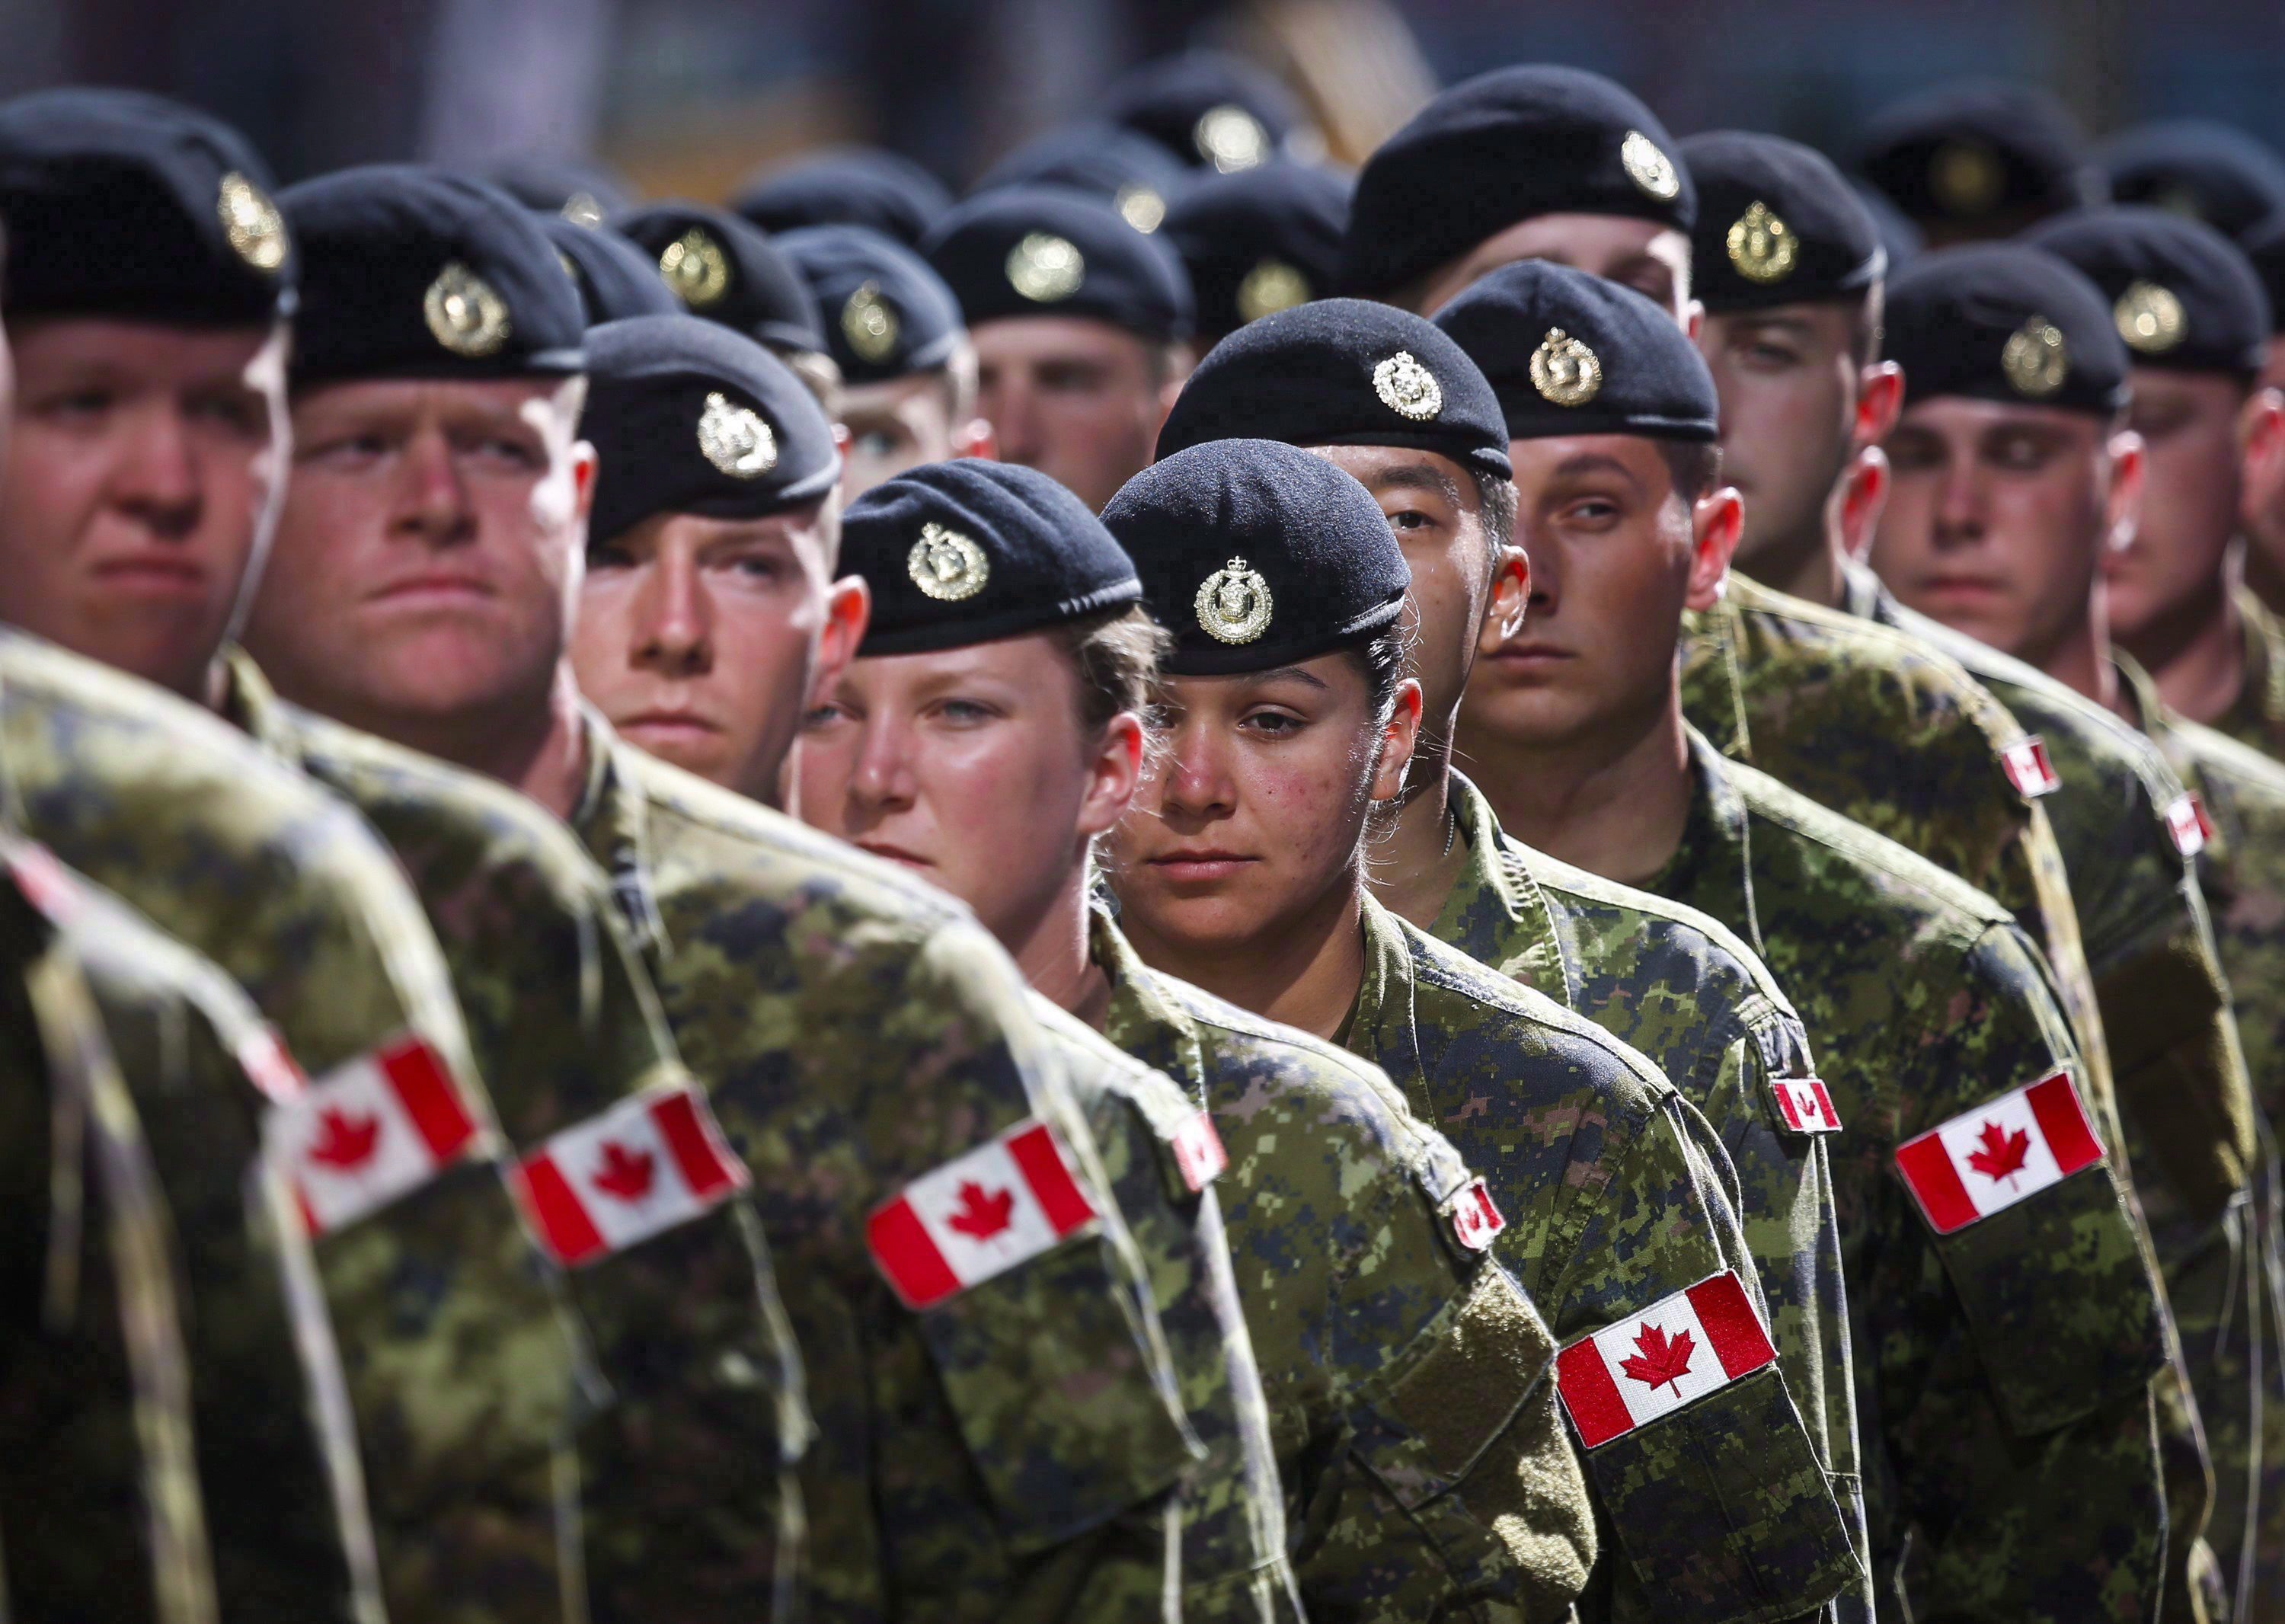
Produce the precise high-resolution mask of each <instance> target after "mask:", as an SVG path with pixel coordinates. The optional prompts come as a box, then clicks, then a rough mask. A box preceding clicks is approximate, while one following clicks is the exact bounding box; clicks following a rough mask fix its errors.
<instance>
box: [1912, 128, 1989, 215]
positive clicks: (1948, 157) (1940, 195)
mask: <svg viewBox="0 0 2285 1624" xmlns="http://www.w3.org/2000/svg"><path fill="white" fill-rule="evenodd" d="M2006 185H2007V179H2006V176H2005V175H2004V174H2003V173H2002V172H2001V171H2000V168H1999V155H1998V153H1995V152H1993V151H1992V150H1991V148H1990V147H1988V146H1986V145H1983V143H1982V142H1981V141H1947V142H1945V143H1944V144H1943V145H1942V146H1939V147H1937V148H1936V153H1935V155H1934V156H1933V157H1931V158H1930V159H1929V160H1928V190H1929V192H1933V193H1934V194H1935V196H1936V201H1937V202H1939V203H1941V204H1943V207H1944V208H1948V209H1950V210H1951V212H1952V213H1953V214H1956V215H1981V214H1988V213H1990V212H1991V209H1992V208H1994V207H1995V206H1996V205H1997V204H1998V201H1999V198H2000V194H2001V193H2002V192H2005V191H2006Z"/></svg>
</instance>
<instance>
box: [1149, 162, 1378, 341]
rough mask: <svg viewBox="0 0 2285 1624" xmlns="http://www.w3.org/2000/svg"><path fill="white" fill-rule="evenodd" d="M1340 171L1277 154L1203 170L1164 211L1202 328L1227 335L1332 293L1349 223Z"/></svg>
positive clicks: (1346, 192)
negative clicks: (1224, 170) (1227, 170)
mask: <svg viewBox="0 0 2285 1624" xmlns="http://www.w3.org/2000/svg"><path fill="white" fill-rule="evenodd" d="M1350 184H1351V182H1350V180H1349V177H1347V176H1345V175H1340V174H1337V173H1335V172H1334V171H1333V170H1331V169H1320V168H1318V167H1316V166H1315V165H1314V164H1303V163H1291V162H1287V161H1284V160H1282V159H1281V160H1279V161H1276V162H1275V163H1265V164H1259V165H1257V166H1255V167H1254V168H1252V169H1240V170H1239V171H1238V172H1237V174H1235V175H1210V176H1207V177H1205V178H1204V179H1202V180H1200V181H1199V182H1198V183H1197V184H1195V185H1193V186H1192V187H1190V190H1189V191H1188V192H1184V193H1183V194H1182V196H1181V197H1180V198H1178V199H1176V200H1175V202H1174V207H1173V208H1171V209H1169V210H1168V211H1167V213H1166V240H1167V241H1168V242H1170V243H1172V244H1173V245H1174V251H1175V252H1176V253H1177V254H1180V255H1182V264H1183V266H1184V268H1185V269H1187V270H1188V271H1189V272H1190V293H1191V294H1192V296H1193V297H1194V298H1195V299H1196V300H1197V322H1198V330H1199V331H1200V332H1201V333H1234V332H1236V331H1237V329H1238V328H1240V327H1242V326H1245V324H1246V323H1247V322H1249V321H1252V320H1253V319H1254V318H1256V317H1260V316H1267V315H1268V314H1269V312H1270V311H1272V310H1284V309H1285V308H1286V307H1287V306H1288V305H1294V304H1300V303H1302V302H1304V301H1306V300H1310V299H1322V298H1323V297H1324V296H1325V295H1326V294H1330V293H1331V292H1332V291H1333V286H1334V283H1335V282H1336V281H1337V280H1338V279H1339V276H1340V269H1341V237H1342V234H1343V233H1344V232H1346V231H1347V229H1348V223H1349V187H1350Z"/></svg>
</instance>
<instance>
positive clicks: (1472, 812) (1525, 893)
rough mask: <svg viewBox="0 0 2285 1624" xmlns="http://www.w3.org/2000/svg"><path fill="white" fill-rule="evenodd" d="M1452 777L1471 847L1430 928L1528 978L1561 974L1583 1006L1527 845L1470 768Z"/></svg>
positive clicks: (1507, 972)
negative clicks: (1506, 824) (1514, 835)
mask: <svg viewBox="0 0 2285 1624" xmlns="http://www.w3.org/2000/svg"><path fill="white" fill-rule="evenodd" d="M1449 795H1450V796H1451V803H1452V816H1453V818H1454V819H1455V820H1457V823H1458V824H1459V828H1460V838H1461V839H1462V840H1464V841H1465V842H1466V843H1467V847H1468V851H1467V858H1466V860H1465V861H1464V863H1463V864H1462V865H1461V868H1460V874H1459V877H1458V878H1457V880H1455V881H1454V882H1453V883H1452V889H1451V890H1450V891H1449V893H1448V894H1447V895H1446V897H1445V898H1444V906H1443V907H1442V908H1441V910H1439V912H1438V913H1437V915H1436V922H1435V923H1434V924H1433V925H1431V926H1430V927H1429V929H1428V934H1429V935H1431V936H1433V937H1434V938H1436V939H1437V940H1438V941H1440V942H1449V943H1450V944H1451V945H1453V946H1455V947H1457V948H1458V949H1459V950H1460V951H1461V952H1462V953H1466V954H1467V955H1468V956H1469V957H1470V958H1472V959H1476V960H1480V961H1482V962H1483V963H1486V964H1488V965H1490V966H1491V967H1492V968H1493V969H1496V970H1498V971H1499V972H1500V973H1501V974H1502V975H1504V976H1510V977H1514V978H1515V979H1516V980H1518V981H1520V982H1522V983H1524V984H1525V985H1527V986H1534V987H1552V986H1554V985H1557V983H1558V981H1560V983H1561V985H1562V987H1563V993H1564V1001H1565V1002H1566V1003H1567V1004H1568V1005H1569V1006H1570V1007H1571V1008H1574V1009H1575V1008H1578V1007H1579V992H1580V989H1579V987H1578V985H1576V974H1575V972H1576V970H1577V968H1578V967H1577V966H1576V965H1575V964H1574V963H1573V962H1572V961H1571V957H1570V955H1569V954H1567V953H1565V952H1564V951H1563V944H1562V942H1561V939H1560V938H1559V937H1558V936H1557V935H1556V931H1555V918H1554V914H1553V911H1552V910H1551V908H1550V907H1549V906H1548V905H1547V893H1546V892H1545V891H1544V890H1541V889H1540V884H1539V881H1538V880H1537V878H1536V877H1535V876H1534V875H1533V874H1532V872H1531V865H1530V858H1529V853H1528V851H1527V849H1526V848H1525V847H1524V846H1523V844H1522V843H1520V842H1519V841H1515V840H1512V839H1510V838H1509V837H1508V835H1507V832H1506V831H1505V830H1504V829H1503V828H1500V822H1499V815H1498V814H1497V813H1496V812H1493V811H1492V804H1491V802H1490V801H1489V800H1488V799H1486V798H1485V796H1484V792H1483V791H1482V790H1480V789H1479V788H1476V787H1475V785H1474V784H1473V783H1472V782H1471V781H1469V780H1468V778H1467V776H1466V775H1465V774H1464V773H1459V772H1454V773H1452V774H1451V777H1450V788H1449Z"/></svg>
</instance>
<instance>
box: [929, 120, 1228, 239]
mask: <svg viewBox="0 0 2285 1624" xmlns="http://www.w3.org/2000/svg"><path fill="white" fill-rule="evenodd" d="M1255 167H1259V166H1255ZM1237 172H1238V173H1240V174H1243V173H1245V171H1244V170H1239V171H1237ZM1212 173H1213V171H1212V170H1211V169H1207V170H1193V169H1186V168H1184V167H1183V165H1182V160H1180V159H1179V158H1176V157H1175V156H1174V154H1173V153H1169V152H1168V151H1167V150H1166V148H1165V147H1163V146H1161V145H1158V143H1157V142H1156V141H1153V140H1152V139H1151V138H1150V137H1148V136H1146V135H1142V134H1141V133H1139V132H1138V131H1135V130H1132V129H1125V128H1123V127H1122V126H1120V125H1118V124H1099V123H1094V122H1081V123H1077V124H1066V125H1064V126H1063V127H1062V128H1061V129H1050V130H1048V132H1047V133H1046V134H1045V135H1043V136H1040V137H1037V138H1035V139H1033V140H1030V141H1026V142H1025V144H1024V145H1021V146H1019V147H1017V149H1016V150H1015V151H1014V152H1012V153H1009V154H1008V155H1007V156H1006V157H1005V158H1002V159H1001V160H1000V161H998V162H997V163H995V164H993V166H992V167H991V168H990V169H986V170H985V172H984V174H983V177H981V178H980V179H978V181H977V183H976V184H975V185H973V186H971V187H970V189H969V195H970V197H979V196H981V195H982V194H983V193H985V192H997V191H1000V190H1001V188H1003V187H1008V186H1059V187H1062V188H1064V189H1065V190H1067V191H1072V192H1085V193H1087V195H1088V196H1089V197H1091V198H1094V199H1095V200H1097V201H1099V202H1103V203H1108V204H1110V205H1111V207H1112V208H1115V209H1117V210H1118V211H1119V218H1121V219H1123V220H1125V221H1126V222H1127V224H1129V225H1131V226H1133V227H1134V228H1135V230H1136V231H1141V232H1142V233H1143V234H1144V235H1146V236H1147V235H1149V234H1150V232H1152V231H1157V230H1158V228H1159V227H1160V226H1161V225H1163V224H1166V211H1167V209H1168V208H1172V207H1173V205H1174V201H1175V200H1177V199H1178V198H1180V197H1182V195H1183V194H1184V193H1185V192H1188V191H1189V190H1190V184H1191V182H1192V181H1193V179H1195V178H1197V177H1199V176H1201V175H1211V174H1212Z"/></svg>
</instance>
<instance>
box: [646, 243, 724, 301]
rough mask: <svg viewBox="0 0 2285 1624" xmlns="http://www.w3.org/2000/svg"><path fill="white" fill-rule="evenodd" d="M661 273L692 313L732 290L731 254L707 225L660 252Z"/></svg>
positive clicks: (659, 269) (669, 244)
mask: <svg viewBox="0 0 2285 1624" xmlns="http://www.w3.org/2000/svg"><path fill="white" fill-rule="evenodd" d="M658 273H659V275H661V276H663V277H664V278H665V279H666V285H667V286H669V287H671V288H672V289H673V290H674V296H675V297H676V298H678V299H679V300H681V301H682V302H683V304H684V306H685V307H686V308H687V309H689V310H704V309H705V308H706V307H707V306H708V305H710V304H712V303H713V302H715V301H717V300H718V299H719V298H721V296H722V295H723V294H726V293H728V292H729V291H730V258H729V255H726V254H725V253H724V252H723V251H722V245H721V244H720V243H718V242H717V241H715V240H714V234H713V233H712V232H711V231H707V230H706V229H705V228H704V227H703V226H696V225H694V226H692V227H691V228H690V229H689V230H688V231H685V232H683V233H682V235H681V236H679V237H678V238H676V239H674V240H673V241H672V242H670V243H668V244H667V245H666V247H664V248H662V249H661V250H660V251H659V255H658Z"/></svg>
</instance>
